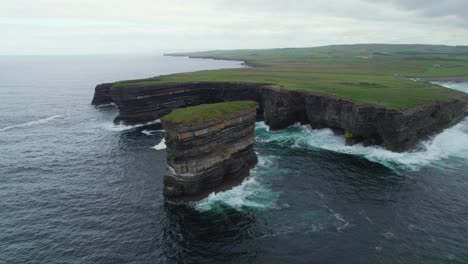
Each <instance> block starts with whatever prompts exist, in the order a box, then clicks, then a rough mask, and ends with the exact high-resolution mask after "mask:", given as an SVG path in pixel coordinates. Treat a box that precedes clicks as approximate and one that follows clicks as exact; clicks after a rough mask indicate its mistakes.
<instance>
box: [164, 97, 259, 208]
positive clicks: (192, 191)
mask: <svg viewBox="0 0 468 264" xmlns="http://www.w3.org/2000/svg"><path fill="white" fill-rule="evenodd" d="M255 118H256V103H254V102H252V104H250V105H249V107H247V108H245V109H242V110H238V111H234V112H229V113H226V114H223V115H221V116H217V117H215V118H211V119H209V120H203V121H201V122H195V123H184V122H181V123H179V122H173V121H170V120H166V119H165V118H163V119H162V125H163V127H164V129H165V130H166V135H165V139H166V145H167V173H166V175H165V177H164V191H163V192H164V195H165V196H166V197H167V198H171V199H184V200H198V199H201V198H204V197H205V196H207V195H208V194H209V193H211V192H213V191H220V190H223V189H226V188H228V187H229V186H232V185H235V184H237V183H240V182H242V180H243V179H244V178H245V177H246V176H248V175H249V173H250V169H251V168H253V167H254V166H255V164H256V163H257V156H256V154H255V151H254V149H253V144H254V142H255V130H254V128H255Z"/></svg>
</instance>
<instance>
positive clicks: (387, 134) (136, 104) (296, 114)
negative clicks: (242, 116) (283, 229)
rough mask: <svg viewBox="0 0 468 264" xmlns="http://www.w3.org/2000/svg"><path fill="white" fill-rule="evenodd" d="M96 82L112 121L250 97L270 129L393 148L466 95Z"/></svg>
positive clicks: (438, 120)
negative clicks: (346, 94) (408, 103)
mask: <svg viewBox="0 0 468 264" xmlns="http://www.w3.org/2000/svg"><path fill="white" fill-rule="evenodd" d="M98 87H100V89H103V90H104V89H108V91H107V92H104V91H101V90H100V92H99V94H97V95H96V96H97V97H102V95H103V94H109V95H110V97H111V99H112V101H113V102H114V103H115V104H117V106H118V108H119V116H118V117H117V118H116V120H115V121H116V122H123V123H127V124H133V123H141V122H147V121H151V120H155V119H158V118H160V117H162V116H164V115H166V114H168V113H169V112H170V111H171V110H172V109H176V108H181V107H187V106H193V105H199V104H206V103H216V102H224V101H234V100H252V101H256V102H257V103H258V104H259V108H258V111H259V113H260V114H262V115H263V117H264V120H265V123H266V124H268V125H269V126H270V128H271V129H283V128H286V127H288V126H290V125H292V124H294V123H296V122H301V123H304V124H310V125H311V126H313V127H328V128H332V129H334V130H335V131H338V132H341V133H343V134H344V135H345V136H346V139H347V143H348V144H355V143H359V142H362V143H364V144H366V145H381V146H384V147H385V148H387V149H389V150H392V151H405V150H409V149H411V148H413V147H415V146H416V144H417V143H418V142H419V140H421V139H424V138H427V137H428V136H431V135H433V134H435V133H437V132H440V131H441V130H442V129H444V128H447V127H449V126H452V125H454V124H455V123H457V122H458V121H460V120H461V119H463V118H464V117H465V116H466V109H467V102H468V95H465V96H460V97H459V98H456V99H453V100H450V101H434V102H432V103H431V104H426V105H423V106H420V107H417V108H413V109H410V110H405V111H403V110H395V109H389V108H385V107H377V106H371V105H365V104H361V103H357V102H354V101H350V100H345V99H341V98H337V97H333V96H328V95H322V94H313V93H310V92H306V91H292V90H285V89H277V88H270V87H269V86H268V85H267V84H259V83H226V82H199V83H171V84H165V85H157V86H147V87H140V88H121V87H112V85H108V84H102V85H100V86H98ZM96 91H98V89H97V88H96ZM97 101H98V100H97Z"/></svg>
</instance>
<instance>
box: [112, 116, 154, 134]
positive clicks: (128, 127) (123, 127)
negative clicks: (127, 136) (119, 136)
mask: <svg viewBox="0 0 468 264" xmlns="http://www.w3.org/2000/svg"><path fill="white" fill-rule="evenodd" d="M160 122H161V121H160V120H159V119H158V120H154V121H151V122H147V123H142V124H137V125H122V124H118V125H116V124H106V125H104V129H106V130H108V131H112V132H122V131H129V130H134V129H136V128H139V127H144V126H149V125H154V124H158V123H160Z"/></svg>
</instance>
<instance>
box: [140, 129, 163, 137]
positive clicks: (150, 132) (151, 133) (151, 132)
mask: <svg viewBox="0 0 468 264" xmlns="http://www.w3.org/2000/svg"><path fill="white" fill-rule="evenodd" d="M158 132H164V129H160V130H148V129H145V130H143V131H141V133H143V134H145V135H147V136H152V135H153V134H154V133H158Z"/></svg>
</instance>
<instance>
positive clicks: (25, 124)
mask: <svg viewBox="0 0 468 264" xmlns="http://www.w3.org/2000/svg"><path fill="white" fill-rule="evenodd" d="M60 117H63V115H54V116H51V117H47V118H43V119H39V120H34V121H30V122H27V123H24V124H18V125H13V126H7V127H4V128H2V129H0V132H3V131H8V130H10V129H15V128H20V127H29V126H34V125H40V124H45V123H48V122H49V121H52V120H54V119H57V118H60Z"/></svg>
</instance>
